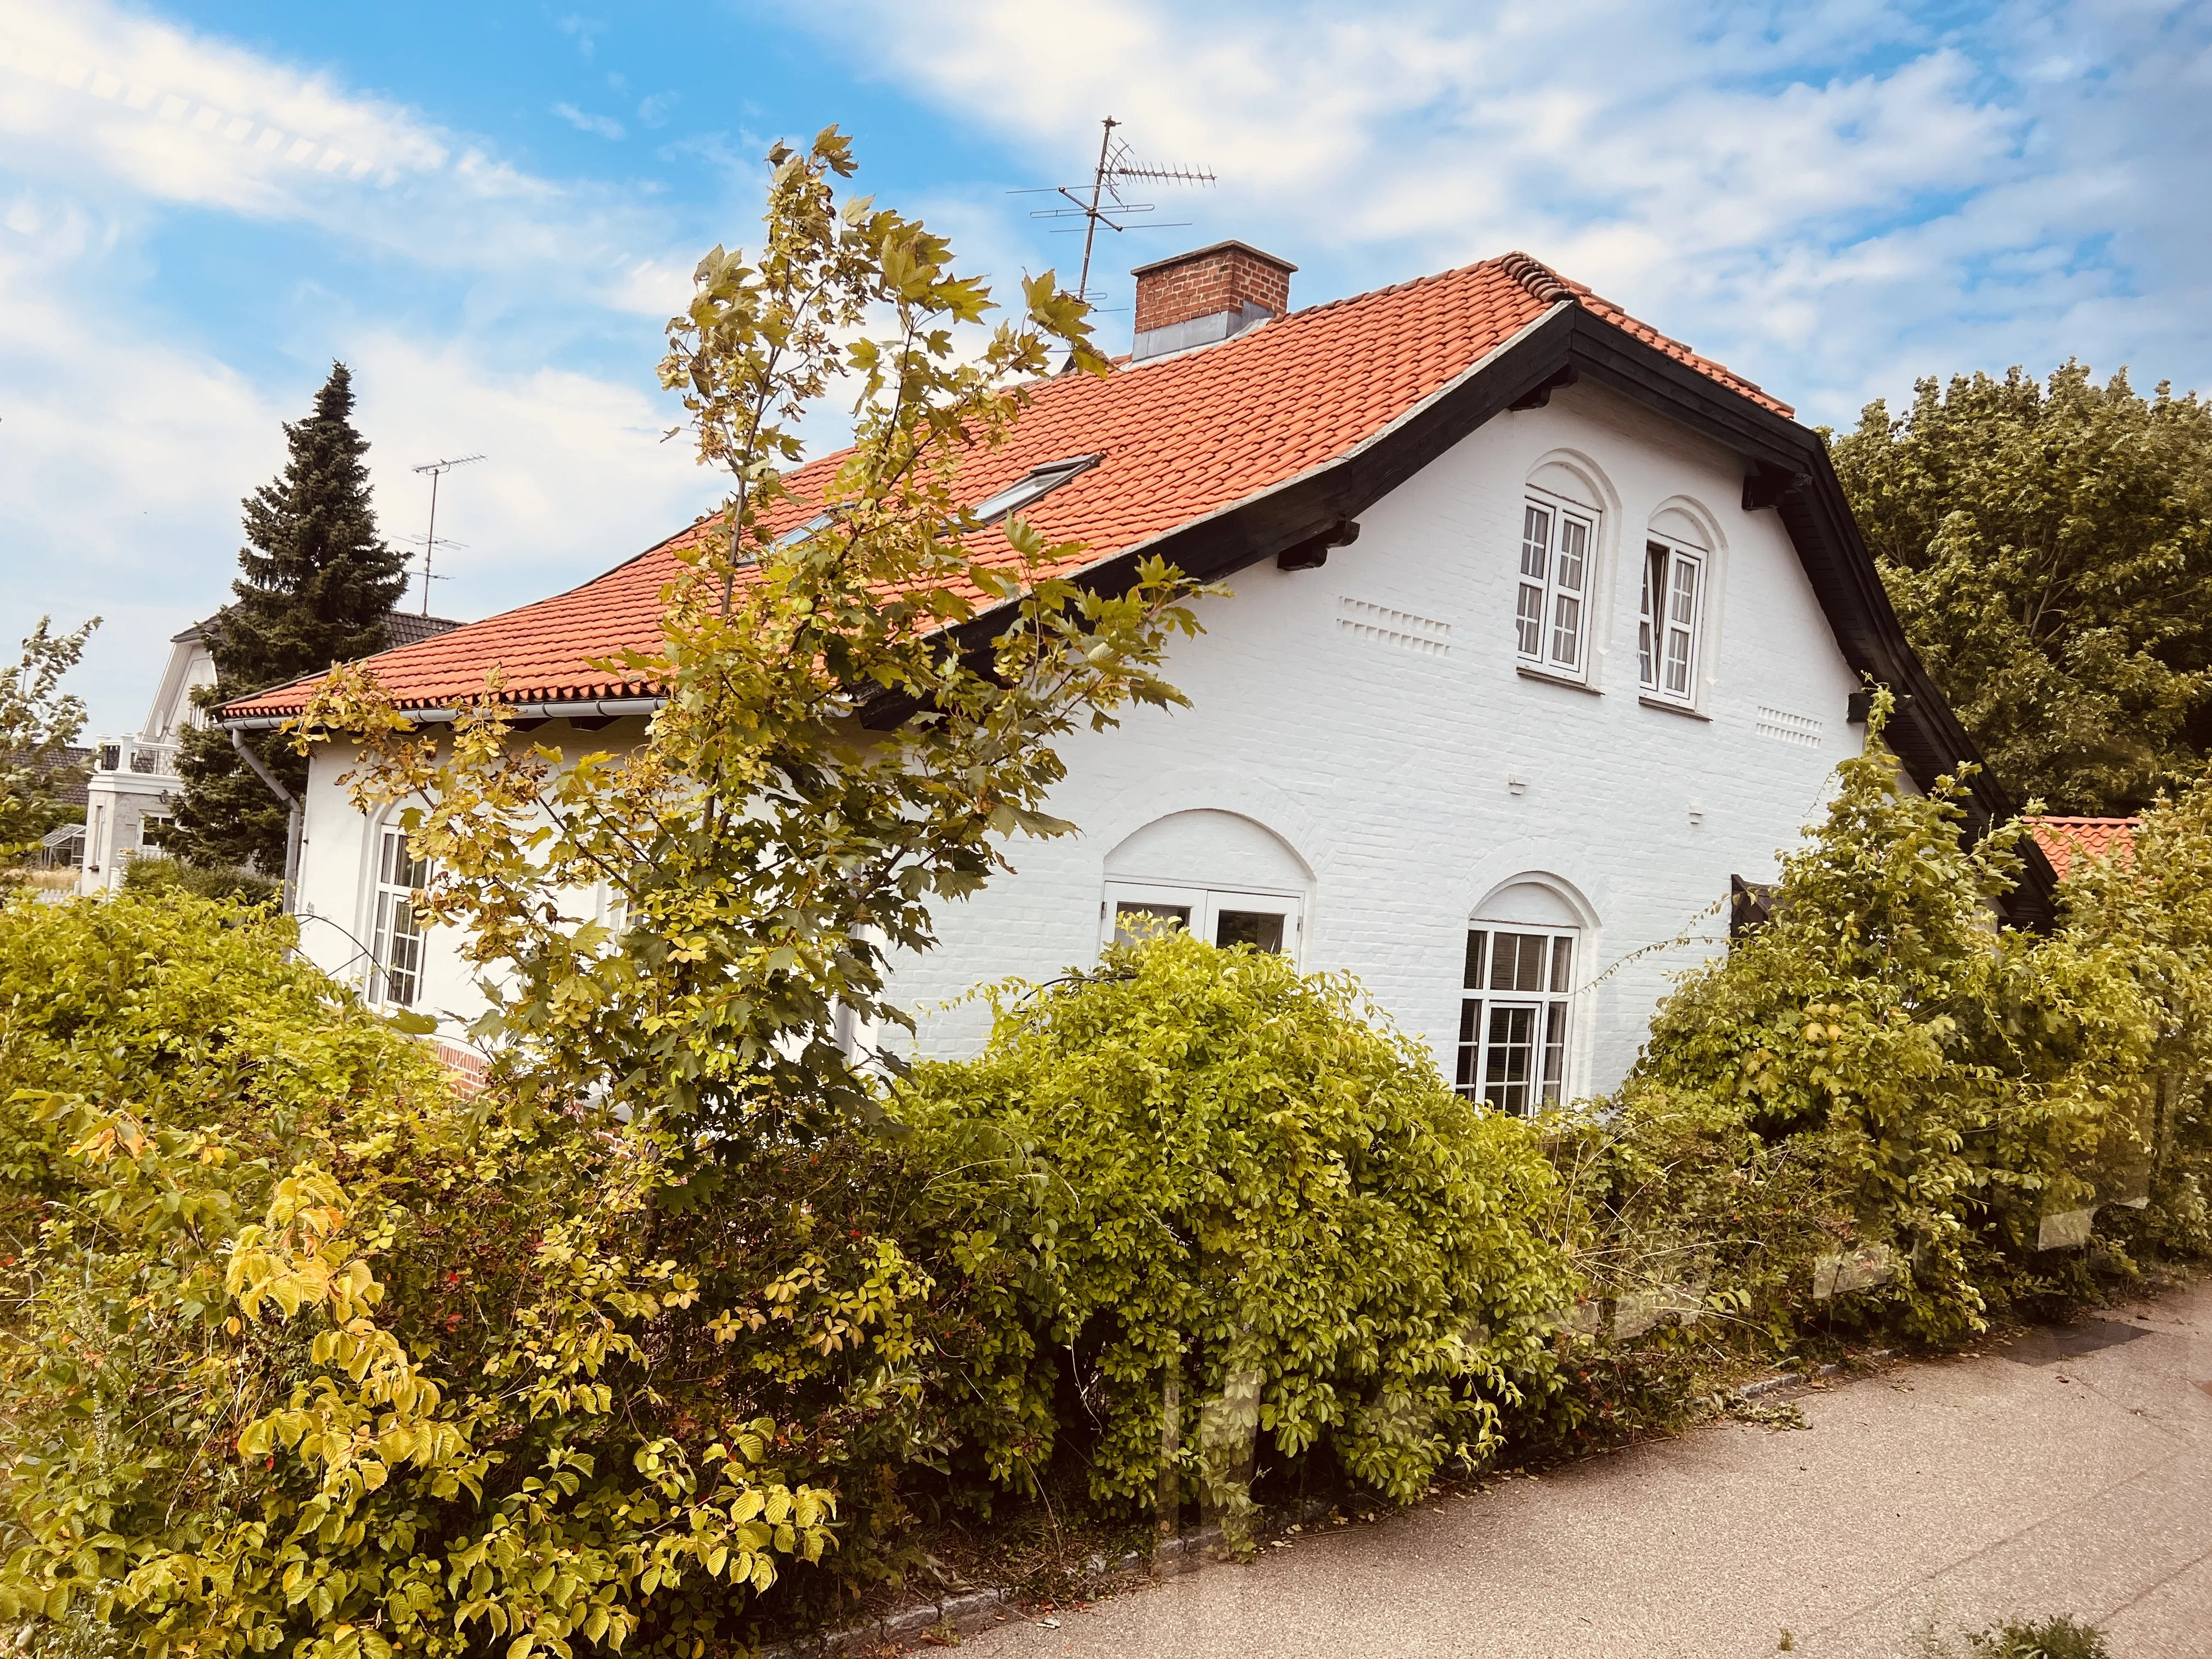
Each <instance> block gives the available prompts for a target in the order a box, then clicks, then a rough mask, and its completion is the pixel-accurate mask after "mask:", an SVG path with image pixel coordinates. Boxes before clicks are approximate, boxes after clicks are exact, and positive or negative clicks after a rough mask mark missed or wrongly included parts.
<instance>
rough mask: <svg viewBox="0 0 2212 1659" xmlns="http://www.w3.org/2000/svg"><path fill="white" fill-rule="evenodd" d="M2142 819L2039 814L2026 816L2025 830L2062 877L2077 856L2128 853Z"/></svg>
mask: <svg viewBox="0 0 2212 1659" xmlns="http://www.w3.org/2000/svg"><path fill="white" fill-rule="evenodd" d="M2141 824H2142V819H2141V818H2057V817H2039V818H2030V819H2029V820H2028V831H2029V833H2030V834H2032V835H2033V836H2034V837H2035V844H2036V845H2037V846H2038V847H2040V848H2042V849H2043V855H2044V856H2045V858H2047V859H2049V860H2051V869H2052V871H2054V872H2056V873H2057V877H2058V879H2059V880H2061V881H2063V880H2065V879H2066V877H2067V873H2068V872H2069V871H2070V870H2072V869H2073V867H2074V863H2075V860H2077V859H2085V858H2089V859H2103V858H2116V857H2117V858H2120V859H2125V858H2127V857H2129V856H2130V854H2133V853H2134V851H2135V845H2136V829H2137V828H2138V827H2139V826H2140V825H2141Z"/></svg>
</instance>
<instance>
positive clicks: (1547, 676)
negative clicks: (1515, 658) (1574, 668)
mask: <svg viewBox="0 0 2212 1659" xmlns="http://www.w3.org/2000/svg"><path fill="white" fill-rule="evenodd" d="M1513 666H1514V668H1515V669H1516V671H1519V673H1520V676H1521V678H1522V679H1524V680H1541V681H1543V682H1544V684H1547V685H1564V686H1565V687H1566V688H1567V690H1570V691H1587V692H1589V695H1590V696H1593V697H1595V696H1601V695H1602V694H1601V692H1600V691H1599V690H1598V689H1597V687H1595V686H1594V685H1592V684H1590V683H1589V681H1588V680H1578V679H1577V678H1574V676H1573V675H1571V674H1562V673H1560V672H1559V671H1558V670H1556V669H1551V668H1538V667H1536V666H1534V665H1533V664H1530V663H1525V662H1516V663H1515V664H1514V665H1513Z"/></svg>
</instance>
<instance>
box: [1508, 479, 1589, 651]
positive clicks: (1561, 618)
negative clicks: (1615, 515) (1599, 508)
mask: <svg viewBox="0 0 2212 1659" xmlns="http://www.w3.org/2000/svg"><path fill="white" fill-rule="evenodd" d="M1596 557H1597V518H1596V515H1595V513H1591V512H1590V511H1589V508H1587V507H1571V506H1569V505H1568V504H1567V503H1566V502H1565V501H1555V500H1553V498H1552V497H1550V496H1548V495H1539V494H1537V493H1536V492H1534V491H1533V490H1532V491H1530V492H1529V494H1528V499H1527V500H1525V501H1522V504H1521V579H1520V583H1519V586H1518V587H1517V588H1516V597H1515V599H1514V610H1513V629H1514V649H1515V651H1516V654H1517V655H1518V656H1519V657H1520V659H1521V660H1522V662H1525V663H1528V664H1530V665H1533V666H1535V667H1539V668H1544V669H1547V670H1550V671H1552V672H1554V673H1559V674H1576V675H1579V674H1580V673H1581V672H1582V671H1583V662H1584V660H1585V659H1586V658H1587V657H1588V655H1589V593H1590V587H1591V577H1592V576H1593V574H1595V572H1594V570H1593V569H1592V566H1593V565H1594V563H1595V560H1596Z"/></svg>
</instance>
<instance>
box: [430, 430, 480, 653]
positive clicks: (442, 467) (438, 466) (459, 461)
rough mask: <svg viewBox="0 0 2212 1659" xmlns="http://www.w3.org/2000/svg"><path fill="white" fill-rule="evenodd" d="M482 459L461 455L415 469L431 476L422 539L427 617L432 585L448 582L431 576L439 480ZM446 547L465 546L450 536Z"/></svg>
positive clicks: (435, 537) (436, 528)
mask: <svg viewBox="0 0 2212 1659" xmlns="http://www.w3.org/2000/svg"><path fill="white" fill-rule="evenodd" d="M482 459H483V456H481V455H459V456H456V457H455V458H454V459H452V460H450V461H426V462H425V463H423V465H421V466H418V467H416V469H415V470H416V471H417V472H427V473H428V474H429V475H430V528H429V531H428V533H427V534H426V535H425V536H424V537H423V538H422V614H423V615H424V616H426V617H427V616H428V615H429V614H430V584H431V583H432V582H436V581H443V580H446V579H445V578H444V577H443V576H434V575H432V574H430V556H431V555H432V554H433V553H435V552H436V551H437V550H438V480H439V479H441V478H442V477H445V476H446V475H447V473H448V472H451V471H453V469H454V468H455V467H457V466H466V465H468V464H469V463H470V462H471V461H480V460H482ZM446 545H447V546H448V547H460V546H462V545H464V544H463V543H460V542H457V541H455V540H454V539H453V538H452V537H450V536H448V537H447V538H446Z"/></svg>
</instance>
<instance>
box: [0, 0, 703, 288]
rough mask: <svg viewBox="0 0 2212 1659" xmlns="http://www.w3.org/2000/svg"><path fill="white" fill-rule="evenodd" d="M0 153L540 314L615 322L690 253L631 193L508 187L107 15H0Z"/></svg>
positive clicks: (211, 47)
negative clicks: (543, 301) (516, 290)
mask: <svg viewBox="0 0 2212 1659" xmlns="http://www.w3.org/2000/svg"><path fill="white" fill-rule="evenodd" d="M580 27H581V26H580ZM563 108H564V109H565V111H566V112H567V114H568V118H570V119H572V120H574V121H575V122H577V123H578V124H579V125H583V126H585V127H586V130H587V131H599V132H600V133H601V134H602V136H605V137H620V136H621V130H620V124H619V123H614V122H610V121H607V120H606V118H603V117H599V116H594V115H590V114H588V113H586V112H583V111H580V110H576V109H574V108H573V107H570V106H563ZM602 122H604V123H605V125H597V126H595V125H592V124H594V123H602ZM0 144H4V145H5V146H6V149H7V152H8V161H9V165H10V166H11V167H13V168H15V170H18V171H21V172H23V173H31V174H33V175H35V176H40V177H45V178H48V179H53V180H56V181H58V182H66V183H68V184H69V185H71V186H72V187H75V188H76V189H78V190H80V191H86V192H92V193H102V194H105V195H106V196H108V197H110V198H111V199H112V200H114V201H118V202H132V203H137V202H151V203H166V204H177V205H185V206H192V207H199V208H208V209H215V210H227V211H229V212H232V213H235V214H239V215H242V216H246V217H248V218H252V219H259V220H264V221H272V222H296V223H304V224H308V225H313V226H315V227H317V228H320V229H323V230H325V231H327V232H329V233H331V234H335V235H338V236H342V237H343V238H345V239H346V240H349V241H351V242H354V243H356V244H358V245H360V246H362V247H363V248H365V249H368V250H374V251H375V252H380V253H384V254H390V255H397V256H398V257H400V258H407V259H410V260H414V261H416V262H417V263H419V264H422V266H423V267H425V268H426V269H428V270H450V271H453V272H456V273H460V274H466V273H471V272H474V273H483V274H496V275H499V276H507V277H515V276H522V275H525V274H526V278H527V283H528V284H529V286H530V288H531V289H532V290H533V292H534V293H535V294H536V295H538V297H540V298H544V297H548V296H550V295H565V296H567V297H568V298H571V299H574V300H576V301H583V302H588V303H598V304H611V305H615V306H617V307H626V306H627V305H628V304H629V302H630V301H631V299H632V298H634V297H635V295H636V293H637V289H636V285H635V283H633V282H632V281H631V280H630V279H629V276H628V274H627V273H628V271H629V269H630V267H631V266H634V265H635V264H636V263H637V261H638V260H640V259H644V258H654V259H659V260H664V261H665V260H668V259H671V258H672V259H674V260H676V261H677V262H678V263H679V264H684V266H685V267H686V268H688V266H689V263H690V248H689V246H688V244H689V241H690V238H688V237H685V236H684V235H683V234H682V233H681V231H680V229H679V228H678V226H677V225H676V224H674V223H673V222H672V221H671V217H670V216H669V214H668V213H667V211H666V210H665V209H662V208H660V207H658V206H656V205H654V204H653V203H652V202H651V201H650V199H649V198H648V197H646V196H644V195H642V194H641V193H640V192H637V191H622V190H618V189H615V188H611V187H608V186H603V185H583V184H575V183H564V182H556V181H554V180H551V179H544V178H540V177H537V176H535V175H532V174H530V173H525V172H523V171H521V170H520V169H518V168H516V167H513V166H512V165H511V164H509V163H507V162H506V161H503V160H501V158H500V157H498V156H497V155H494V154H492V153H490V152H489V151H488V150H487V149H484V148H483V146H482V145H480V144H478V143H474V142H472V141H471V139H470V138H469V137H467V136H466V135H465V134H457V133H453V132H450V131H445V130H442V129H441V128H439V127H437V126H436V125H434V124H432V123H430V122H428V121H426V120H425V119H424V118H422V116H421V115H420V114H418V113H417V112H414V111H411V110H409V109H406V108H404V107H402V106H398V105H396V104H392V103H391V102H389V101H388V100H379V99H374V98H368V97H364V96H362V95H360V94H355V93H353V92H350V91H349V90H347V89H345V88H341V87H339V86H337V84H336V83H334V82H332V81H331V80H330V79H329V77H327V76H324V75H321V74H316V73H309V72H307V71H303V70H297V69H295V68H292V67H290V66H289V65H285V64H277V63H272V62H271V61H270V60H269V59H267V58H262V57H259V56H257V55H256V54H254V53H252V52H246V51H244V50H242V49H241V48H239V47H236V46H230V45H228V43H226V42H223V41H221V40H215V39H212V38H210V37H208V36H204V35H200V34H196V33H191V32H190V31H188V30H185V29H184V28H181V27H174V26H172V25H170V24H167V23H164V22H161V21H155V20H152V19H149V18H145V17H143V16H139V15H133V14H131V13H127V12H124V11H121V10H119V9H116V8H115V7H113V6H112V4H109V3H107V0H77V3H75V4H72V5H70V6H68V7H58V6H50V5H45V4H40V3H36V0H0ZM457 226H465V227H466V228H467V234H454V232H455V228H456V227H457ZM679 240H681V241H683V242H684V244H685V246H684V250H683V252H671V248H672V246H673V245H674V244H675V243H677V242H678V241H679ZM625 254H626V255H628V256H629V258H628V261H627V263H622V262H619V261H618V256H622V255H625Z"/></svg>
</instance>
